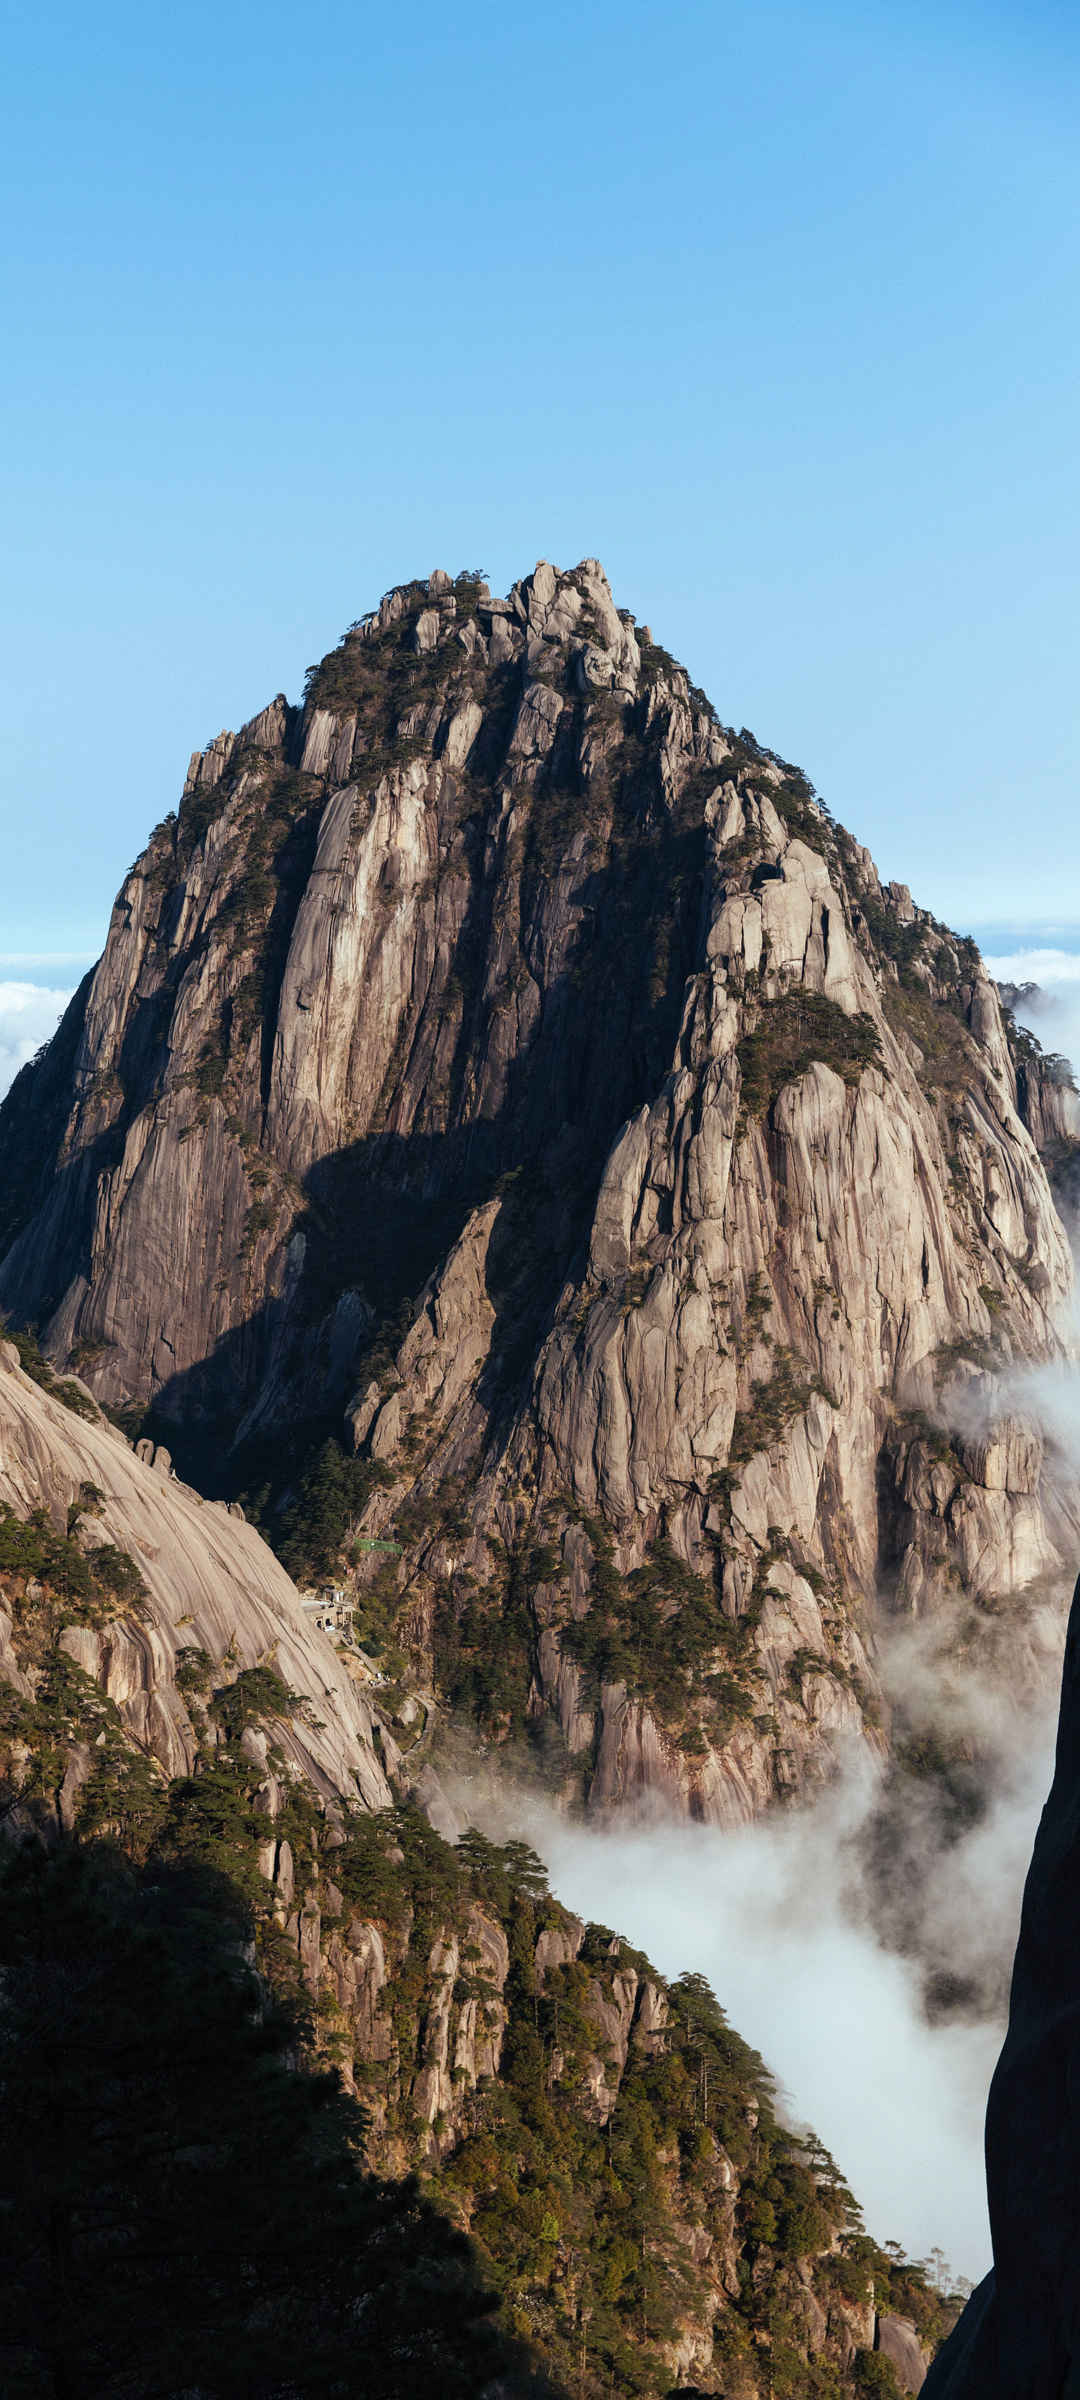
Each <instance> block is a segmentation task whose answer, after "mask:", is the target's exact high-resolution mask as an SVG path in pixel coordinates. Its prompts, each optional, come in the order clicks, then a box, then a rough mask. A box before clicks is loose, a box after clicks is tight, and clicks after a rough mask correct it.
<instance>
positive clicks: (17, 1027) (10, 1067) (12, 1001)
mask: <svg viewBox="0 0 1080 2400" xmlns="http://www.w3.org/2000/svg"><path fill="white" fill-rule="evenodd" d="M70 998H71V993H70V992H69V991H63V992H58V991H54V990H53V989H52V988H51V987H50V986H48V985H47V984H41V983H16V982H9V981H4V980H0V1094H2V1093H4V1092H6V1091H7V1088H8V1085H9V1084H10V1083H11V1082H12V1081H13V1079H14V1077H15V1076H16V1075H17V1074H18V1072H19V1068H20V1067H21V1066H24V1065H25V1063H26V1061H27V1059H28V1058H33V1055H34V1052H35V1050H40V1048H41V1045H42V1043H43V1042H47V1041H48V1039H49V1036H50V1034H51V1033H55V1031H56V1027H57V1026H58V1024H59V1022H60V1019H61V1017H62V1016H63V1013H64V1010H65V1008H66V1007H67V1004H68V1001H69V1000H70Z"/></svg>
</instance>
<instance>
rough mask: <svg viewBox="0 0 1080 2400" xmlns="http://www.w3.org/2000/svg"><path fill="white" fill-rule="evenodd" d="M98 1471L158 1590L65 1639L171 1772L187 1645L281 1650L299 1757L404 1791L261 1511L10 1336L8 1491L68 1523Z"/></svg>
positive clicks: (126, 1546)
mask: <svg viewBox="0 0 1080 2400" xmlns="http://www.w3.org/2000/svg"><path fill="white" fill-rule="evenodd" d="M87 1486H92V1487H93V1488H94V1489H95V1490H96V1492H97V1493H99V1494H100V1495H101V1497H100V1501H99V1502H98V1504H97V1513H96V1515H95V1519H94V1529H95V1532H96V1533H97V1534H99V1535H100V1538H101V1539H103V1540H108V1541H109V1542H111V1543H114V1544H115V1545H116V1547H117V1548H118V1549H121V1550H125V1551H127V1553H128V1554H129V1556H130V1557H131V1558H132V1559H133V1560H134V1562H135V1564H136V1566H137V1568H138V1569H139V1572H140V1574H141V1577H142V1580H143V1584H144V1586H145V1594H146V1598H145V1602H144V1603H143V1605H142V1607H141V1610H140V1613H139V1615H138V1617H137V1618H132V1617H131V1616H129V1615H125V1614H124V1613H123V1612H122V1611H121V1610H119V1609H118V1611H117V1616H116V1619H115V1621H113V1622H111V1623H107V1624H105V1625H103V1626H100V1627H98V1626H92V1625H85V1624H73V1625H71V1626H65V1627H64V1628H63V1629H62V1630H61V1633H60V1636H59V1647H60V1648H61V1650H62V1651H63V1652H64V1653H65V1655H66V1656H67V1657H69V1658H70V1659H72V1660H73V1661H74V1663H75V1664H76V1665H77V1666H79V1667H81V1668H82V1669H83V1670H84V1672H85V1673H86V1674H88V1675H91V1676H93V1678H94V1680H95V1681H96V1682H97V1683H99V1684H100V1685H101V1687H102V1689H103V1690H104V1691H106V1692H107V1693H108V1695H109V1698H110V1699H111V1700H113V1701H115V1703H116V1706H117V1709H118V1711H119V1714H120V1719H121V1722H122V1724H123V1725H124V1727H125V1730H126V1731H127V1732H128V1733H129V1734H130V1735H131V1736H132V1737H133V1739H134V1740H135V1741H136V1742H137V1743H138V1745H139V1747H140V1748H141V1749H143V1750H145V1751H147V1752H149V1754H150V1755H151V1756H152V1757H154V1758H155V1759H156V1760H157V1761H158V1764H159V1765H160V1766H161V1767H162V1768H163V1769H164V1770H165V1772H166V1774H168V1775H184V1774H188V1773H190V1772H191V1769H192V1766H193V1763H194V1760H195V1757H196V1752H197V1748H198V1742H197V1737H196V1734H195V1731H194V1728H193V1726H192V1722H191V1718H190V1716H189V1713H188V1709H187V1706H186V1704H185V1701H184V1698H183V1696H182V1692H181V1690H180V1689H179V1688H178V1685H177V1680H176V1666H177V1659H178V1656H179V1654H180V1653H181V1652H182V1651H183V1650H185V1649H188V1650H194V1649H198V1650H203V1651H205V1652H206V1654H207V1657H208V1658H209V1659H211V1660H213V1661H214V1662H215V1664H219V1665H220V1662H222V1661H224V1660H225V1659H226V1658H228V1660H229V1662H230V1663H229V1672H230V1673H232V1674H235V1673H237V1672H239V1671H240V1670H241V1669H242V1668H244V1667H254V1666H261V1665H267V1664H271V1665H272V1666H273V1668H274V1670H275V1672H276V1673H277V1674H278V1675H280V1677H281V1679H282V1681H283V1682H284V1683H285V1684H286V1685H287V1686H288V1687H289V1689H290V1690H291V1691H293V1692H295V1693H297V1694H299V1695H301V1696H302V1698H303V1700H304V1702H305V1703H306V1706H305V1707H303V1708H302V1709H299V1710H297V1711H296V1713H295V1714H293V1715H291V1716H289V1717H288V1718H285V1719H282V1720H280V1721H279V1722H276V1723H275V1728H274V1738H275V1742H276V1744H277V1747H278V1749H279V1750H280V1751H281V1753H282V1756H283V1758H284V1760H285V1761H286V1762H287V1763H288V1764H291V1765H292V1766H293V1767H294V1768H295V1769H296V1771H297V1772H298V1773H300V1774H301V1775H303V1777H304V1778H305V1780H306V1781H307V1782H308V1783H310V1784H311V1785H312V1786H313V1788H314V1789H315V1791H317V1792H318V1793H320V1794H321V1795H322V1796H323V1797H324V1799H328V1800H337V1799H341V1798H348V1799H355V1800H360V1801H362V1802H363V1803H364V1805H365V1806H366V1807H368V1808H383V1807H387V1806H389V1805H390V1803H391V1799H392V1794H391V1791H390V1786H389V1784H388V1782H387V1778H386V1773H385V1769H384V1765H383V1763H382V1760H383V1758H389V1759H391V1760H392V1759H393V1758H394V1757H396V1752H395V1751H394V1745H393V1742H392V1740H391V1739H390V1737H389V1735H387V1734H384V1732H383V1731H382V1729H381V1728H380V1729H379V1732H378V1738H377V1737H376V1727H377V1723H378V1720H377V1719H376V1717H375V1716H374V1714H373V1712H372V1711H371V1709H370V1708H369V1707H368V1706H367V1704H366V1702H365V1700H364V1699H363V1696H362V1695H361V1693H360V1692H359V1691H358V1689H357V1687H356V1685H355V1684H354V1683H353V1682H352V1681H351V1680H350V1678H349V1677H348V1676H347V1675H346V1674H345V1672H344V1669H343V1668H342V1666H341V1664H340V1661H339V1660H338V1658H337V1656H336V1654H335V1652H334V1651H333V1649H332V1648H331V1646H330V1644H329V1642H327V1641H325V1640H324V1639H323V1638H322V1637H321V1636H320V1635H319V1634H318V1633H317V1632H316V1631H315V1629H314V1627H313V1626H311V1625H310V1624H309V1623H308V1621H307V1619H306V1618H305V1616H304V1613H303V1610H302V1609H301V1606H300V1601H299V1597H298V1595H297V1592H296V1589H295V1586H294V1585H293V1584H292V1583H291V1582H290V1580H289V1577H288V1576H287V1575H286V1573H285V1570H284V1568H283V1567H282V1566H281V1565H280V1564H279V1562H278V1560H277V1559H276V1558H275V1557H274V1554H273V1551H272V1550H270V1549H268V1548H267V1545H266V1543H265V1542H264V1541H262V1540H261V1539H260V1536H259V1535H258V1534H257V1533H256V1532H255V1530H254V1527H253V1526H250V1525H247V1524H245V1523H244V1522H243V1520H242V1519H241V1518H238V1517H236V1516H234V1515H233V1514H232V1513H231V1512H230V1511H229V1510H227V1509H226V1508H224V1507H222V1506H221V1505H220V1504H219V1503H216V1502H212V1501H205V1500H201V1499H200V1498H199V1495H198V1493H197V1492H193V1491H190V1490H189V1489H188V1488H187V1486H186V1485H185V1484H182V1483H179V1482H177V1480H176V1478H175V1477H174V1476H173V1475H171V1474H170V1473H169V1472H167V1471H166V1472H162V1471H161V1470H159V1469H158V1468H157V1467H154V1466H148V1465H147V1464H146V1463H145V1461H144V1460H142V1459H140V1458H137V1457H136V1456H135V1454H134V1452H133V1451H132V1450H131V1449H130V1448H129V1446H128V1444H127V1442H126V1441H125V1440H124V1437H123V1435H122V1434H120V1433H117V1432H116V1431H115V1429H114V1428H113V1427H112V1426H111V1425H109V1424H107V1423H106V1422H105V1421H104V1419H101V1420H98V1421H97V1422H88V1421H85V1420H84V1419H83V1418H81V1417H78V1416H74V1415H73V1414H72V1412H71V1410H70V1409H69V1408H66V1407H65V1406H63V1404H62V1403H61V1402H60V1401H59V1400H57V1399H55V1398H53V1397H52V1396H51V1394H50V1393H49V1392H47V1391H44V1390H42V1388H41V1387H40V1385H38V1384H37V1383H34V1382H32V1381H31V1379H30V1377H29V1376H28V1375H26V1374H24V1373H23V1372H22V1369H21V1368H20V1366H19V1364H18V1353H17V1352H16V1351H15V1350H14V1349H13V1348H12V1346H11V1345H10V1344H9V1343H3V1344H0V1501H4V1502H6V1503H7V1505H8V1506H9V1507H10V1508H12V1509H13V1510H14V1511H15V1513H16V1515H18V1516H19V1517H22V1518H27V1517H29V1516H30V1515H31V1514H32V1512H33V1511H34V1510H35V1509H37V1508H42V1507H43V1508H44V1509H45V1510H46V1511H47V1513H48V1514H49V1516H50V1517H51V1518H53V1519H54V1521H55V1523H56V1524H57V1526H58V1528H59V1529H60V1530H63V1528H64V1526H65V1525H66V1523H67V1518H68V1511H69V1509H71V1508H72V1507H74V1506H75V1505H76V1504H77V1503H78V1500H79V1496H80V1493H81V1492H82V1491H84V1490H85V1488H86V1487H87ZM4 1623H5V1619H4V1616H3V1612H2V1611H0V1673H2V1674H4V1676H5V1679H6V1680H8V1681H11V1682H13V1683H14V1684H15V1686H16V1689H17V1690H21V1691H23V1692H24V1693H28V1691H29V1686H28V1685H27V1682H26V1678H25V1676H24V1675H22V1674H20V1672H19V1670H18V1667H17V1665H16V1663H15V1661H14V1660H13V1659H12V1660H11V1661H10V1663H6V1662H5V1656H4V1649H3V1642H2V1628H3V1625H4ZM264 1750H265V1743H264ZM68 1796H69V1798H70V1797H71V1795H68ZM270 1871H271V1872H273V1867H272V1865H271V1870H270Z"/></svg>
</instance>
